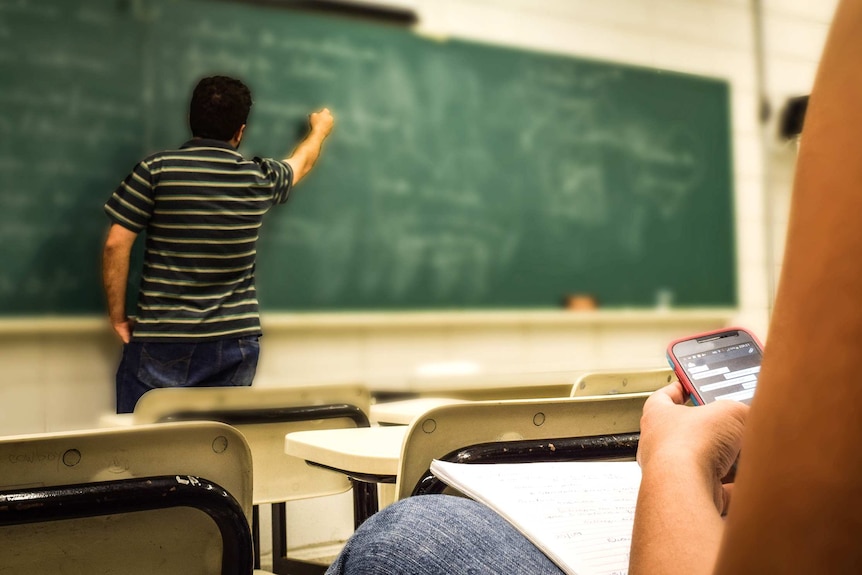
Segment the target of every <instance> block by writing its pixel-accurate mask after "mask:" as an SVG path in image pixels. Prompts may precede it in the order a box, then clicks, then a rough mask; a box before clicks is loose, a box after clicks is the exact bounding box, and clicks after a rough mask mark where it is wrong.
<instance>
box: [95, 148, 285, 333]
mask: <svg viewBox="0 0 862 575" xmlns="http://www.w3.org/2000/svg"><path fill="white" fill-rule="evenodd" d="M292 182H293V172H292V171H291V169H290V166H289V165H288V164H287V163H285V162H281V161H278V160H271V159H261V158H255V159H254V160H245V159H243V157H242V156H241V155H240V154H239V152H237V151H236V149H235V148H233V146H231V145H230V144H228V143H227V142H222V141H218V140H208V139H194V140H191V141H189V142H187V143H186V144H184V145H183V146H182V147H181V148H180V149H179V150H173V151H165V152H159V153H157V154H154V155H152V156H150V157H148V158H146V159H145V160H143V161H141V162H140V163H139V164H138V165H136V166H135V168H134V170H133V171H132V173H131V174H129V176H128V177H127V178H126V179H125V180H124V181H123V182H122V183H121V184H120V186H119V187H118V188H117V189H116V190H115V191H114V193H113V195H112V196H111V198H110V199H109V200H108V202H107V203H106V204H105V211H106V212H107V214H108V216H109V217H110V218H111V220H113V221H114V222H115V223H117V224H120V225H121V226H123V227H125V228H128V229H129V230H131V231H133V232H141V231H143V230H146V232H147V234H146V245H145V252H144V266H143V272H142V274H141V286H140V293H139V296H138V307H137V323H136V325H135V331H134V334H133V337H134V339H135V340H138V341H184V342H197V341H209V340H215V339H223V338H233V337H242V336H249V335H260V333H261V330H260V316H259V311H258V302H257V294H256V292H255V287H254V268H255V258H256V255H257V251H256V245H257V238H258V230H259V229H260V225H261V220H262V218H263V215H264V214H265V213H266V212H267V211H268V210H269V209H270V208H271V207H272V206H273V205H276V204H281V203H284V202H285V201H287V197H288V194H289V193H290V189H291V184H292Z"/></svg>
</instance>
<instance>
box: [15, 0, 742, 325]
mask: <svg viewBox="0 0 862 575" xmlns="http://www.w3.org/2000/svg"><path fill="white" fill-rule="evenodd" d="M73 4H75V6H76V8H66V3H65V2H62V1H61V0H53V2H48V3H45V2H38V3H37V2H22V1H13V0H0V15H2V16H5V17H6V18H3V19H2V22H9V23H10V24H3V23H0V27H3V26H8V27H9V30H8V32H7V33H6V34H0V73H2V74H3V77H11V78H12V79H13V84H12V85H13V86H14V88H13V89H12V90H11V91H8V92H7V91H6V90H3V91H2V94H0V101H2V102H3V103H4V104H5V105H4V106H3V107H2V108H3V113H4V116H2V117H0V133H2V134H3V135H4V137H3V138H2V139H0V166H2V168H3V172H2V173H3V176H2V178H3V179H2V180H0V185H2V193H3V198H2V200H0V207H2V208H3V210H2V212H0V224H2V226H3V231H2V238H3V242H2V246H0V257H2V258H3V261H4V262H5V263H4V264H3V271H2V273H0V311H2V312H4V313H16V312H21V313H39V312H61V313H62V312H90V311H98V310H100V309H101V295H100V291H99V290H100V288H99V281H98V252H99V247H98V242H99V240H100V239H101V234H102V233H103V231H104V227H105V225H106V220H105V218H104V216H103V214H102V212H101V205H102V203H103V202H104V201H105V199H106V198H107V196H108V194H109V193H110V191H111V190H112V189H113V187H114V186H115V185H116V183H117V182H118V181H119V180H120V179H122V177H124V176H125V175H126V173H127V172H128V170H129V169H130V168H131V167H132V165H133V163H134V162H135V161H136V160H137V159H139V158H138V157H137V156H139V155H142V154H144V153H147V152H150V151H155V150H157V149H161V148H165V147H174V146H177V145H179V144H180V143H182V142H183V141H184V140H185V139H187V137H188V132H187V128H186V114H187V102H188V97H189V94H190V91H191V88H192V86H193V84H194V82H195V81H196V80H197V78H199V77H201V76H203V75H209V74H214V73H225V74H229V75H237V76H239V77H242V78H243V79H244V80H246V81H247V83H248V84H249V85H250V86H251V88H252V91H253V94H254V100H255V104H254V108H253V110H252V116H251V118H250V121H249V128H248V129H247V131H246V138H245V140H244V141H243V145H242V148H241V151H242V152H243V153H244V154H246V155H247V156H252V155H262V156H282V155H284V154H286V153H288V152H289V151H290V149H291V148H292V146H293V145H294V144H295V143H296V141H297V138H298V137H299V136H300V135H301V133H302V131H303V129H304V125H305V118H306V115H307V114H308V113H309V112H310V111H312V110H313V109H316V108H319V107H321V106H324V105H325V106H329V107H330V108H331V109H332V110H333V112H334V113H335V115H336V117H337V122H338V123H337V127H336V130H335V132H334V133H333V135H332V137H331V138H330V140H329V141H328V142H327V146H326V149H325V153H324V156H323V157H322V159H321V160H320V163H319V164H318V166H317V168H316V170H315V172H314V173H313V174H312V175H311V176H310V177H309V179H308V180H306V181H305V182H303V183H302V184H300V186H298V187H297V188H296V190H295V195H294V196H293V197H292V198H291V199H290V200H289V201H288V203H287V204H286V205H284V206H281V207H279V208H277V209H275V210H273V212H272V213H270V214H269V215H268V216H267V219H266V220H265V226H264V230H263V232H262V236H261V243H260V246H259V261H258V268H257V273H258V287H259V292H260V299H261V303H262V306H263V307H264V309H270V310H276V309H277V310H303V311H305V310H308V311H311V310H353V309H356V310H377V309H382V310H398V309H447V308H513V307H518V308H524V307H529V308H536V307H555V306H558V305H559V304H560V302H561V299H562V297H563V296H564V295H565V294H568V293H588V294H592V295H594V296H595V297H596V298H597V299H598V300H599V302H600V303H601V304H602V305H604V306H653V305H654V304H655V302H656V297H657V294H658V293H660V292H667V293H669V294H670V297H672V299H673V302H674V304H676V305H684V306H728V305H734V304H735V301H736V295H735V283H736V279H735V278H736V273H735V261H734V243H733V236H734V233H733V231H734V230H733V211H732V184H731V166H730V143H729V142H730V134H729V130H730V120H729V104H728V101H729V94H728V86H727V84H726V83H725V82H723V81H719V80H715V79H709V78H702V77H695V76H689V75H683V74H676V73H669V72H663V71H659V70H652V69H645V68H638V67H632V66H625V65H619V64H612V63H607V62H599V61H593V60H585V59H575V58H571V57H567V56H560V55H554V54H548V53H539V52H534V51H526V50H515V49H511V48H503V47H499V46H491V45H484V44H479V43H471V42H465V41H461V40H456V39H449V40H446V41H439V40H432V39H428V38H425V37H422V36H420V35H417V34H414V33H413V32H411V31H409V30H406V29H400V28H394V27H389V26H385V25H375V24H372V23H368V22H363V21H358V20H351V19H342V18H337V17H329V16H328V17H324V16H320V15H311V14H307V13H303V12H299V11H294V10H287V9H278V8H271V7H261V6H250V5H243V4H242V3H237V2H214V1H205V0H151V1H148V2H140V3H139V2H128V3H124V2H117V1H116V0H114V1H109V0H92V1H89V2H78V3H73ZM37 6H39V7H40V8H36V7H37ZM45 6H49V7H48V8H45ZM82 6H84V7H82ZM85 7H86V8H85ZM49 12H54V14H53V15H52V14H49ZM19 22H20V24H21V25H19ZM70 22H71V24H72V25H69V24H70ZM55 23H56V24H55ZM54 25H55V26H56V29H53V28H51V26H54ZM0 32H3V30H0ZM106 46H110V48H109V49H107V48H106ZM51 50H55V51H56V54H55V55H54V56H53V59H51V57H49V58H41V57H40V55H41V54H43V53H48V54H49V55H50V54H53V52H51ZM59 54H63V56H62V57H60V56H59ZM61 64H62V65H61ZM34 66H35V67H36V68H37V70H38V72H39V73H38V74H33V73H32V70H33V68H34ZM10 75H11V76H10ZM40 95H44V98H41V97H40ZM7 115H8V117H7ZM27 118H30V119H29V120H28V119H27ZM40 122H42V123H40ZM94 127H96V128H98V129H96V130H95V131H93V128H94ZM60 136H62V137H60ZM88 138H90V139H88ZM46 156H47V157H48V158H51V159H47V160H46V159H45V158H46ZM46 161H47V162H48V166H49V167H50V168H51V169H49V170H45V169H43V168H44V166H45V162H46ZM67 167H68V170H69V171H68V173H66V172H64V171H63V170H64V169H65V168H67ZM34 168H35V169H36V174H37V175H35V176H34V174H33V172H32V170H33V169H34ZM52 170H53V172H52ZM7 226H8V227H9V229H11V230H17V231H14V232H10V231H8V230H7ZM9 239H11V240H12V242H11V244H10V243H9V242H8V241H7V240H9Z"/></svg>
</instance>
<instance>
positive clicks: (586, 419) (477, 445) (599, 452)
mask: <svg viewBox="0 0 862 575" xmlns="http://www.w3.org/2000/svg"><path fill="white" fill-rule="evenodd" d="M649 395H650V394H649V393H631V394H621V395H605V396H587V397H575V398H571V397H567V398H556V399H531V400H508V401H483V402H470V403H459V404H450V405H444V406H440V407H437V408H434V409H431V410H429V411H428V412H426V413H425V414H424V415H422V416H421V417H419V418H418V419H417V420H416V421H414V422H413V424H411V426H410V428H409V429H408V431H407V434H406V435H405V438H404V442H403V444H402V448H401V463H400V469H399V473H398V476H397V478H396V487H395V491H396V499H403V498H405V497H409V496H411V495H413V494H414V493H415V494H418V493H421V492H423V484H424V483H425V482H427V481H429V479H430V478H431V477H432V476H430V473H429V471H428V470H429V467H430V465H431V461H432V460H433V459H444V458H449V459H451V460H456V461H460V462H467V461H476V460H481V461H523V460H531V461H532V460H555V459H556V460H559V459H563V458H564V457H563V454H565V456H566V457H565V458H568V459H585V458H609V457H613V458H618V457H631V458H633V457H634V455H635V452H636V450H637V440H638V437H639V432H640V417H641V412H642V410H643V404H644V402H645V401H646V399H647V397H649ZM509 442H516V443H517V445H516V446H515V447H517V448H518V449H512V447H513V445H512V444H511V443H509ZM501 443H506V444H507V445H504V446H502V447H501V448H498V446H499V444H501ZM558 447H559V450H558ZM464 448H470V449H469V450H467V451H466V454H465V455H464V457H460V458H458V457H455V458H454V459H452V456H453V454H457V453H459V451H460V450H463V449H464ZM540 451H541V452H542V454H543V455H542V459H539V458H538V457H537V454H538V452H540ZM558 451H559V452H558ZM525 453H526V454H527V455H528V456H529V455H530V454H532V458H530V457H528V458H527V459H524V458H523V455H524V454H525ZM425 492H427V491H425Z"/></svg>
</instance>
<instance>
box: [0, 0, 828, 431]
mask: <svg viewBox="0 0 862 575" xmlns="http://www.w3.org/2000/svg"><path fill="white" fill-rule="evenodd" d="M381 1H382V2H383V3H385V1H386V0H381ZM391 1H392V2H393V3H395V4H398V5H402V6H413V7H415V8H416V10H417V11H418V12H419V15H420V19H421V22H422V24H421V33H425V34H430V35H437V36H441V37H459V38H465V39H471V40H476V41H482V42H491V43H495V44H501V45H507V46H514V47H520V48H525V49H536V50H544V51H551V52H556V53H562V54H570V55H573V56H580V57H589V58H600V59H606V60H612V61H617V62H625V63H630V64H637V65H643V66H654V67H660V68H666V69H670V70H676V71H682V72H688V73H695V74H704V75H709V76H714V77H720V78H724V79H727V80H728V81H729V83H730V85H731V98H732V129H733V147H734V154H733V159H734V188H735V200H736V224H737V230H738V236H737V237H738V242H737V244H738V262H739V270H738V278H739V294H740V309H739V310H738V313H737V314H736V317H734V318H733V321H737V322H740V323H745V324H746V325H748V326H750V327H751V328H752V329H754V330H755V331H756V332H758V333H759V334H761V335H762V336H765V335H766V328H767V318H768V315H767V314H768V306H769V301H770V289H771V288H770V283H769V278H770V275H771V273H772V272H773V271H775V270H777V269H778V268H779V264H780V262H779V259H778V257H780V245H781V239H782V238H783V230H784V226H785V225H786V211H787V207H786V206H787V198H788V197H789V187H790V182H791V172H792V169H793V160H794V155H793V151H792V148H788V147H787V146H780V145H778V144H777V143H776V140H775V130H774V127H773V126H768V127H767V130H766V131H767V139H768V140H769V143H768V145H766V146H764V145H763V140H761V128H760V125H759V123H758V120H757V112H758V102H759V95H758V77H757V70H758V67H757V63H756V59H755V48H756V45H757V42H756V38H755V28H754V25H755V18H754V12H753V10H752V2H749V1H748V0H601V1H598V0H391ZM834 7H835V0H818V1H817V2H812V1H810V0H764V2H763V15H764V28H765V36H764V46H765V50H766V67H765V87H766V92H767V96H768V98H769V101H770V103H771V105H772V107H773V109H774V110H777V109H779V108H780V107H781V106H782V105H783V102H784V100H785V99H786V98H787V97H788V96H795V95H799V94H805V93H808V92H809V91H810V89H811V84H812V82H813V76H814V71H815V68H816V62H817V59H818V57H819V54H820V51H821V49H822V45H823V41H824V38H825V34H826V30H827V27H828V22H829V20H830V18H831V15H832V12H833V10H834ZM767 216H769V217H767ZM769 221H771V222H773V225H772V226H771V230H770V226H768V225H767V224H766V222H769ZM768 246H773V248H772V249H768ZM772 253H774V254H777V256H775V255H771V254H772ZM709 323H710V322H705V323H703V324H702V325H703V327H704V328H705V327H711V326H710V325H706V324H709ZM697 325H699V324H697V322H695V323H691V324H674V325H668V324H667V323H663V322H661V321H657V322H656V323H655V324H650V323H648V322H647V323H646V324H645V323H644V322H642V321H638V322H636V323H635V324H634V325H632V324H626V323H625V322H623V323H621V324H602V325H601V326H598V327H597V326H596V325H589V324H578V325H574V324H566V323H560V324H555V323H541V322H540V323H531V322H524V323H520V324H519V323H511V322H510V323H506V322H504V323H499V322H494V321H489V322H487V324H485V325H476V324H468V325H464V324H461V325H445V324H441V325H436V326H428V325H419V326H414V327H410V326H409V325H405V326H403V327H398V328H391V329H378V328H374V329H368V328H365V327H362V326H350V325H348V326H344V327H342V328H331V329H323V330H322V329H307V330H301V329H299V330H298V329H294V328H291V329H281V328H276V329H270V330H269V331H268V334H267V335H266V336H265V338H264V340H263V359H262V364H261V368H260V373H259V375H260V378H259V383H260V384H261V385H301V384H303V383H306V382H314V381H337V380H340V381H345V380H347V381H363V380H389V381H392V380H398V379H399V378H401V379H404V378H407V377H410V376H412V374H413V373H414V372H415V370H416V368H417V366H418V365H419V364H422V363H427V362H441V361H442V362H446V361H449V362H468V363H469V362H473V363H475V364H477V365H479V366H480V367H481V368H482V369H484V370H486V371H491V372H493V371H497V372H517V371H541V370H556V369H572V368H578V367H581V368H592V367H600V366H602V365H607V362H611V361H613V362H616V364H625V365H637V364H641V365H643V364H651V365H657V364H660V363H661V362H662V357H661V354H662V351H663V349H664V345H665V343H666V341H667V340H668V338H669V336H671V335H681V334H678V333H674V330H675V329H677V330H681V329H688V328H691V329H696V328H697ZM117 355H118V349H117V347H116V345H115V344H114V343H113V342H112V340H111V338H110V335H109V334H108V333H107V332H105V331H104V330H93V329H92V328H88V329H85V330H82V331H81V333H74V332H73V333H69V332H64V333H62V334H55V335H50V334H41V335H40V334H29V335H28V334H27V332H26V330H23V331H21V330H19V331H15V332H14V333H11V334H7V335H4V336H0V433H3V434H9V433H23V432H33V431H43V430H58V429H69V428H76V427H85V426H89V425H91V424H95V423H96V421H97V418H98V414H100V413H102V412H103V411H107V410H109V409H110V406H111V404H112V401H113V382H112V377H113V371H114V369H115V365H116V359H117Z"/></svg>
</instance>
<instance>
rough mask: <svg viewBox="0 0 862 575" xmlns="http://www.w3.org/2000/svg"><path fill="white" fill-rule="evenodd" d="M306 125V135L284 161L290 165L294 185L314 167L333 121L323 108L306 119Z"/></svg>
mask: <svg viewBox="0 0 862 575" xmlns="http://www.w3.org/2000/svg"><path fill="white" fill-rule="evenodd" d="M308 123H309V131H308V135H307V136H306V137H305V139H304V140H302V142H300V143H299V145H298V146H297V147H296V149H295V150H294V151H293V153H291V155H290V157H288V158H285V160H284V161H285V162H287V163H288V164H290V167H291V169H292V170H293V184H294V185H295V184H298V183H299V181H300V180H301V179H303V178H304V177H305V176H306V175H308V173H309V172H310V171H311V168H313V167H314V164H315V163H316V162H317V158H319V157H320V152H321V150H322V148H323V142H324V140H326V138H327V136H329V133H330V132H331V131H332V126H333V124H334V123H335V119H334V118H333V117H332V113H330V111H329V110H328V109H327V108H323V109H322V110H320V111H319V112H315V113H313V114H311V115H310V116H309V117H308Z"/></svg>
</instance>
